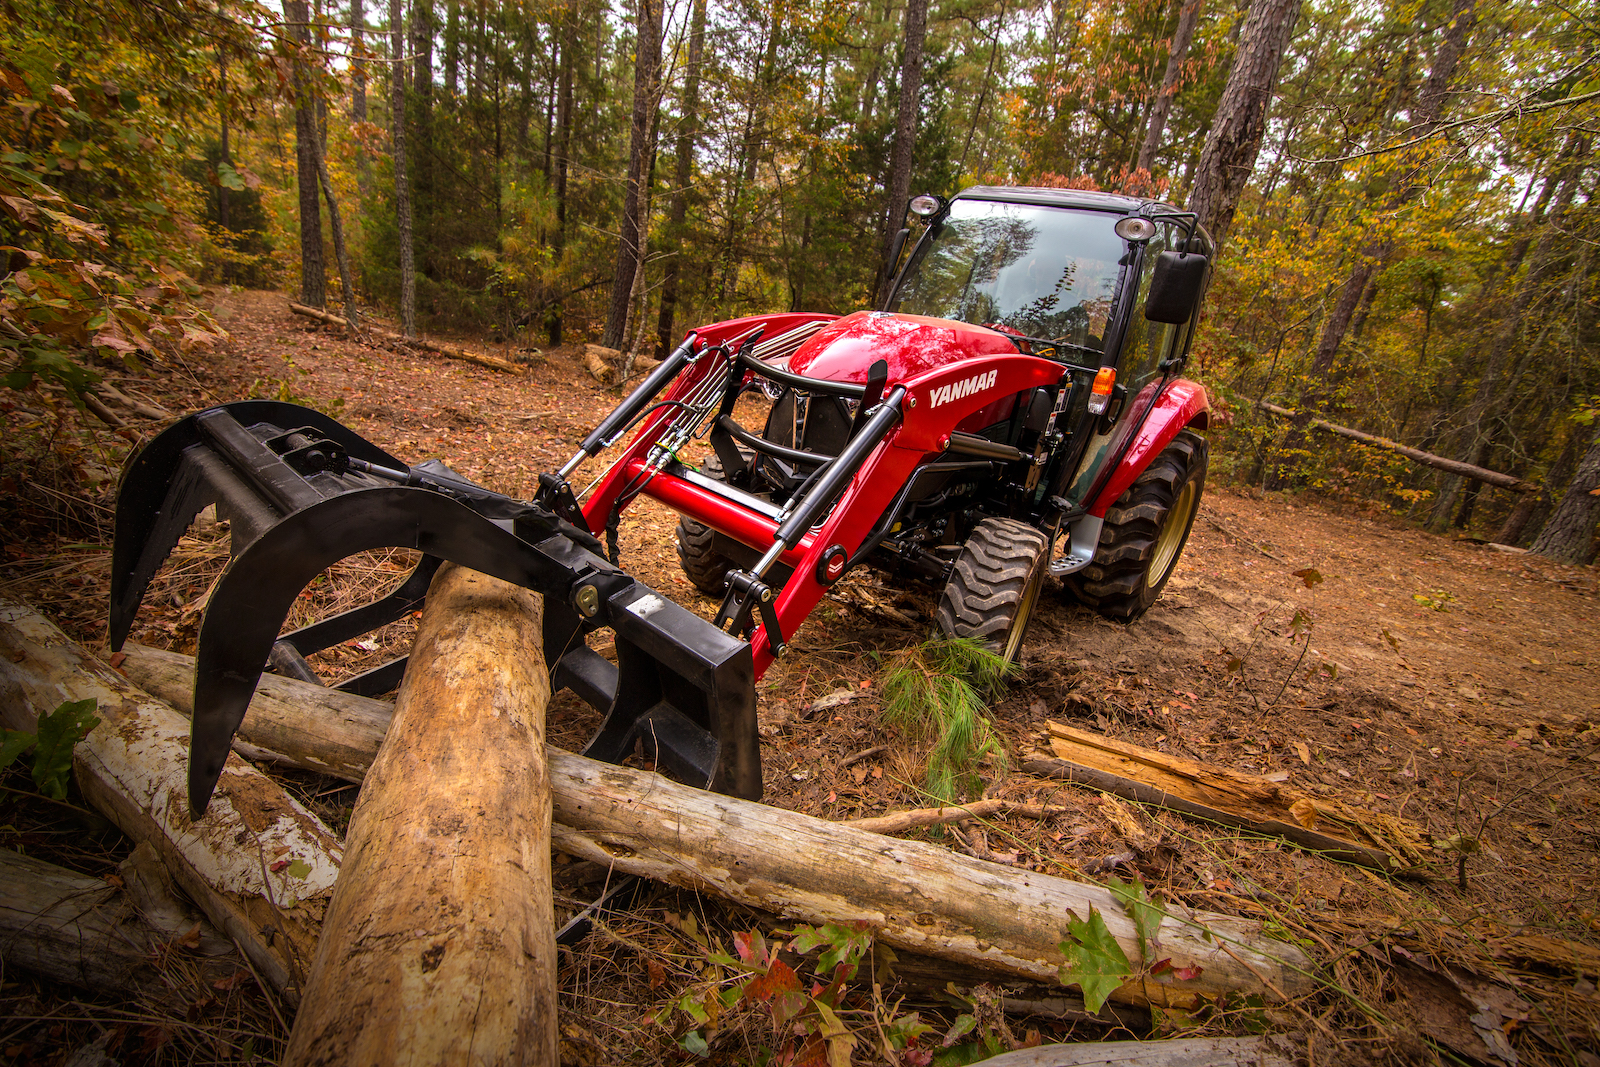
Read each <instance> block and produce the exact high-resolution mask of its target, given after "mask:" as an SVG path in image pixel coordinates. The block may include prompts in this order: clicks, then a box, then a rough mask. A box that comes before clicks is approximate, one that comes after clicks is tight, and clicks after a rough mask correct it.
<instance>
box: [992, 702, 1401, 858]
mask: <svg viewBox="0 0 1600 1067" xmlns="http://www.w3.org/2000/svg"><path fill="white" fill-rule="evenodd" d="M1049 727H1050V746H1051V748H1052V750H1053V751H1054V752H1055V755H1056V756H1057V757H1058V758H1057V759H1047V758H1037V759H1032V760H1027V761H1024V763H1023V765H1022V767H1023V770H1025V771H1027V772H1029V773H1030V774H1037V775H1041V776H1044V777H1051V778H1061V779H1064V780H1066V781H1070V782H1077V783H1078V784H1080V785H1087V786H1090V787H1092V788H1094V789H1100V790H1104V791H1105V792H1107V793H1112V794H1115V795H1116V796H1119V797H1123V798H1125V799H1128V800H1133V801H1137V802H1139V803H1141V804H1152V805H1155V806H1157V807H1164V808H1170V809H1172V810H1173V811H1176V812H1180V813H1182V814H1185V815H1193V816H1196V817H1198V818H1201V819H1206V820H1209V821H1212V822H1218V823H1222V824H1224V825H1227V826H1241V827H1244V828H1246V829H1250V830H1254V831H1256V832H1258V833H1262V834H1267V835H1271V836H1275V837H1282V838H1285V839H1287V840H1289V841H1293V842H1294V843H1295V844H1298V845H1303V846H1304V847H1306V848H1309V849H1313V850H1315V851H1317V852H1320V853H1322V854H1324V855H1326V856H1328V857H1329V858H1330V859H1337V860H1343V861H1344V862H1347V863H1356V864H1360V865H1361V866H1363V867H1372V868H1375V869H1377V870H1384V871H1396V870H1403V869H1407V868H1411V867H1415V866H1417V865H1418V864H1420V863H1422V862H1423V861H1424V858H1425V856H1424V853H1425V851H1426V850H1427V848H1428V845H1427V843H1426V841H1425V840H1424V838H1423V835H1422V830H1421V828H1420V827H1418V826H1416V825H1414V824H1412V823H1408V822H1406V821H1404V820H1402V819H1397V818H1395V817H1393V816H1390V815H1383V814H1380V813H1378V812H1370V811H1362V810H1360V809H1358V808H1353V807H1350V806H1348V805H1345V804H1341V803H1339V802H1337V801H1332V800H1326V799H1319V798H1315V797H1312V796H1309V795H1308V794H1305V793H1302V792H1300V791H1299V790H1297V789H1294V788H1293V787H1290V786H1286V785H1282V784H1280V783H1277V782H1269V781H1267V780H1266V779H1265V778H1258V777H1255V776H1254V775H1248V774H1241V773H1239V772H1238V771H1232V770H1228V769H1227V768H1224V767H1213V766H1208V765H1206V764H1203V763H1196V762H1195V761H1194V760H1187V759H1183V758H1182V757H1179V756H1169V755H1167V754H1166V753H1164V752H1157V751H1155V750H1154V749H1149V748H1141V747H1140V746H1138V745H1130V744H1128V743H1127V742H1125V741H1115V740H1112V739H1111V738H1109V737H1104V736H1102V735H1100V734H1095V733H1090V732H1089V731H1087V730H1079V729H1076V728H1075V727H1071V726H1065V725H1063V724H1061V723H1058V722H1051V723H1050V724H1049ZM1319 823H1325V824H1331V825H1327V826H1324V827H1322V828H1319V827H1318V824H1319Z"/></svg>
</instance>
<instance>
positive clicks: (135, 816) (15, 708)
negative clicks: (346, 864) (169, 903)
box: [0, 599, 341, 1003]
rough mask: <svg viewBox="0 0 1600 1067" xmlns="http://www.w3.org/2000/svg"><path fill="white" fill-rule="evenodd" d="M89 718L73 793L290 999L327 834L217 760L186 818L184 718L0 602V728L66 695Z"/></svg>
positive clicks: (316, 915) (323, 894)
mask: <svg viewBox="0 0 1600 1067" xmlns="http://www.w3.org/2000/svg"><path fill="white" fill-rule="evenodd" d="M85 699H92V700H94V701H95V714H96V715H97V716H99V718H100V720H101V722H100V724H99V725H98V726H96V727H95V728H94V729H93V730H91V731H90V732H89V735H88V737H86V738H85V739H84V740H83V741H81V742H79V743H78V745H77V747H76V748H75V749H74V750H73V760H72V762H73V773H74V776H75V778H76V780H77V783H78V787H79V789H80V790H81V791H82V792H83V795H84V797H85V798H86V799H87V800H88V801H89V802H90V803H91V804H92V805H94V806H95V807H96V808H98V809H99V810H100V811H101V812H102V813H103V814H105V815H106V816H107V817H108V818H110V819H111V821H112V822H114V823H116V824H117V826H118V827H119V828H120V829H121V830H122V832H123V833H125V834H127V835H128V836H129V837H131V838H133V839H134V840H135V841H146V842H149V843H150V844H151V845H152V846H154V848H155V849H156V851H157V852H158V853H159V854H160V856H161V859H162V862H163V863H164V864H165V865H166V867H167V869H168V870H169V871H171V872H172V875H173V877H174V879H176V881H177V883H178V885H179V886H180V887H181V888H182V889H183V891H184V892H185V893H186V894H188V896H189V897H190V899H192V900H193V901H194V902H195V903H196V904H197V905H198V906H199V907H200V910H201V911H202V912H204V913H205V915H206V917H207V918H209V919H210V920H211V921H212V922H213V923H215V924H216V926H217V928H218V929H219V930H221V931H222V933H223V934H224V935H226V936H227V937H230V938H232V939H233V940H234V941H235V942H236V943H237V944H238V945H239V946H240V948H241V949H243V951H244V953H245V955H246V956H247V957H248V958H249V959H250V962H251V963H252V964H253V965H254V966H255V968H256V970H257V971H258V972H259V973H260V975H261V977H262V978H263V979H265V980H266V981H267V982H268V983H269V984H270V985H272V986H273V987H274V988H275V989H277V990H278V991H279V992H280V993H281V994H283V995H284V997H285V998H286V999H287V1000H289V1001H290V1002H291V1003H298V1001H299V993H300V989H301V984H302V982H303V980H304V977H305V969H306V966H307V965H308V964H309V963H310V961H311V954H312V952H313V951H314V950H315V946H316V931H317V928H318V925H319V924H320V922H321V920H322V913H323V909H324V908H325V907H326V906H327V901H328V897H329V896H330V895H331V893H332V892H333V884H334V881H335V879H336V878H337V877H338V873H339V860H340V854H341V848H340V844H339V840H338V838H337V837H335V836H334V834H333V831H331V830H330V829H328V827H327V826H325V825H324V824H323V822H322V820H320V819H318V818H317V817H316V816H315V815H313V814H312V813H311V812H309V811H307V810H306V809H305V808H303V807H302V806H300V804H298V803H296V802H295V801H294V800H293V799H292V798H291V797H289V795H288V794H287V793H285V792H284V791H283V789H282V788H281V787H280V786H278V785H277V784H276V783H274V782H273V781H272V780H271V779H270V778H268V777H267V776H266V775H264V774H262V773H261V772H260V771H258V770H256V769H255V768H254V767H252V766H250V765H249V764H248V763H246V762H245V761H244V760H242V759H239V758H238V757H236V756H231V757H229V759H228V763H227V766H226V767H225V768H224V769H223V772H222V778H221V781H220V782H219V783H218V786H217V792H216V795H215V796H214V797H213V798H212V801H211V807H210V809H209V810H208V811H207V813H206V816H205V818H203V819H201V820H200V821H199V822H195V821H193V820H192V819H190V817H189V803H188V799H187V798H188V792H187V785H186V781H187V779H186V768H187V766H188V760H189V723H188V721H187V720H186V719H184V717H183V716H181V715H179V714H178V713H177V712H175V711H173V710H172V708H171V707H169V706H168V705H166V704H164V703H162V702H161V701H159V700H157V699H155V698H154V697H151V696H150V695H149V694H147V693H145V692H143V691H141V690H140V689H138V688H136V687H135V686H134V685H133V684H132V683H130V682H129V681H128V680H127V679H126V678H124V677H123V676H122V675H121V674H118V673H117V672H116V671H114V670H112V669H111V668H110V667H107V666H106V665H104V664H103V663H101V662H100V661H99V660H97V659H95V658H94V657H93V656H91V655H90V654H88V653H87V652H85V651H84V650H83V649H82V648H80V647H79V646H78V645H77V644H75V643H74V642H73V641H72V640H71V639H70V638H68V637H67V635H66V634H64V633H62V632H61V631H60V630H59V629H57V628H56V626H55V625H54V624H53V623H51V622H50V621H49V620H47V619H45V618H44V617H43V616H41V615H39V614H38V613H37V612H35V611H33V610H32V609H31V608H29V607H27V606H26V605H24V604H21V603H19V602H17V601H14V600H6V599H0V724H3V725H5V726H7V727H9V728H11V729H14V730H33V729H34V728H35V726H36V724H37V721H38V716H39V715H41V714H45V713H49V712H52V711H54V710H55V709H56V708H57V707H58V706H59V705H60V704H61V703H63V702H64V701H76V700H85Z"/></svg>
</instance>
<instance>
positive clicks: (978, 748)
mask: <svg viewBox="0 0 1600 1067" xmlns="http://www.w3.org/2000/svg"><path fill="white" fill-rule="evenodd" d="M1014 670H1015V668H1014V667H1013V666H1012V665H1011V664H1009V663H1007V662H1006V661H1005V660H1004V659H1002V658H1001V657H1000V656H997V655H995V654H994V653H993V652H990V651H989V650H988V649H986V648H984V647H983V646H982V645H981V644H979V643H978V642H977V641H976V640H974V639H972V638H969V637H958V638H934V639H932V640H928V641H924V642H923V643H922V644H920V645H917V646H916V647H915V648H910V649H907V650H906V651H904V652H901V653H898V654H896V655H895V656H894V657H893V658H892V659H891V660H890V662H889V665H888V667H887V668H886V669H885V671H884V674H883V712H884V718H885V719H887V720H888V721H889V723H890V724H892V725H894V726H897V727H899V728H901V729H903V730H906V731H907V732H908V733H911V734H913V735H916V736H919V737H923V738H931V739H932V741H933V747H932V749H931V750H930V751H929V753H928V776H927V789H928V792H929V793H931V794H932V795H934V796H935V797H937V798H938V799H940V800H941V801H945V802H949V803H953V802H955V801H956V800H957V793H958V792H959V791H960V790H961V789H962V788H972V787H973V786H974V785H975V780H976V777H977V776H976V770H975V769H976V767H977V764H978V762H979V761H980V760H982V759H984V758H985V757H988V756H996V757H999V759H1001V760H1002V761H1003V760H1004V759H1005V750H1004V748H1002V747H1001V744H1000V741H999V739H998V738H997V737H996V736H995V734H994V729H993V725H992V724H991V723H990V721H989V719H988V717H987V716H986V715H985V714H984V712H986V711H988V708H989V701H990V700H992V699H994V698H995V697H997V696H998V695H999V694H1000V693H1002V692H1003V691H1004V687H1005V681H1006V678H1007V677H1008V676H1009V675H1010V674H1011V673H1012V672H1013V671H1014Z"/></svg>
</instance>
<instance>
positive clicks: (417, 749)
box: [284, 564, 558, 1067]
mask: <svg viewBox="0 0 1600 1067" xmlns="http://www.w3.org/2000/svg"><path fill="white" fill-rule="evenodd" d="M541 618H542V615H541V603H540V600H539V597H538V596H537V595H536V594H533V593H530V592H528V591H527V590H525V589H520V588H518V587H516V586H514V585H511V584H509V583H507V582H503V581H501V580H500V579H498V578H491V577H489V576H488V575H484V574H479V573H477V572H475V571H471V570H467V569H465V568H461V567H456V566H454V565H452V564H446V565H445V566H443V567H441V568H440V570H439V573H438V574H437V575H435V576H434V580H433V584H432V586H431V588H430V589H429V591H428V600H427V607H426V608H425V609H424V610H423V614H422V621H421V624H420V626H419V628H418V631H417V637H416V643H415V645H414V646H413V648H412V652H411V659H410V662H409V664H408V665H407V667H406V676H405V682H404V684H403V685H402V686H401V688H400V695H399V698H398V700H397V701H396V704H395V711H394V719H393V722H392V724H391V725H390V727H389V730H388V734H387V736H386V737H385V738H384V740H383V744H382V746H381V748H380V749H379V750H378V756H377V759H376V760H375V761H374V762H373V763H372V766H371V770H370V771H369V772H368V773H367V775H366V781H365V783H364V784H363V785H362V787H361V796H360V799H359V800H357V802H356V807H355V811H354V813H353V814H352V815H351V818H350V829H349V833H348V835H347V837H346V841H345V859H344V866H343V870H342V871H341V872H340V875H339V883H338V885H337V887H336V888H335V889H334V893H333V901H332V903H331V904H330V905H329V907H328V915H327V919H326V920H325V921H324V923H323V927H322V940H321V941H320V942H319V943H318V946H317V955H316V960H315V962H314V963H313V965H312V969H311V977H310V979H309V980H308V982H307V984H306V996H305V1002H304V1004H303V1006H302V1007H301V1009H300V1013H299V1016H298V1017H297V1018H296V1020H295V1025H294V1032H293V1034H292V1035H291V1037H290V1040H289V1049H288V1052H287V1053H286V1054H285V1057H284V1062H285V1063H286V1064H297V1065H305V1064H357V1063H359V1064H369V1063H382V1064H417V1065H420V1064H447V1063H449V1064H455V1063H461V1064H501V1063H522V1064H547V1065H549V1067H555V1064H556V1063H557V1052H556V1047H557V1036H558V1031H557V1026H556V944H555V920H554V911H553V905H552V896H551V882H550V783H549V778H548V776H547V774H546V773H545V746H544V721H545V718H544V717H545V706H546V704H547V703H548V702H549V699H550V681H549V673H548V671H547V670H546V668H545V663H544V657H543V654H542V652H541V651H540V650H541V648H542V642H541V635H542V622H541Z"/></svg>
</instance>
